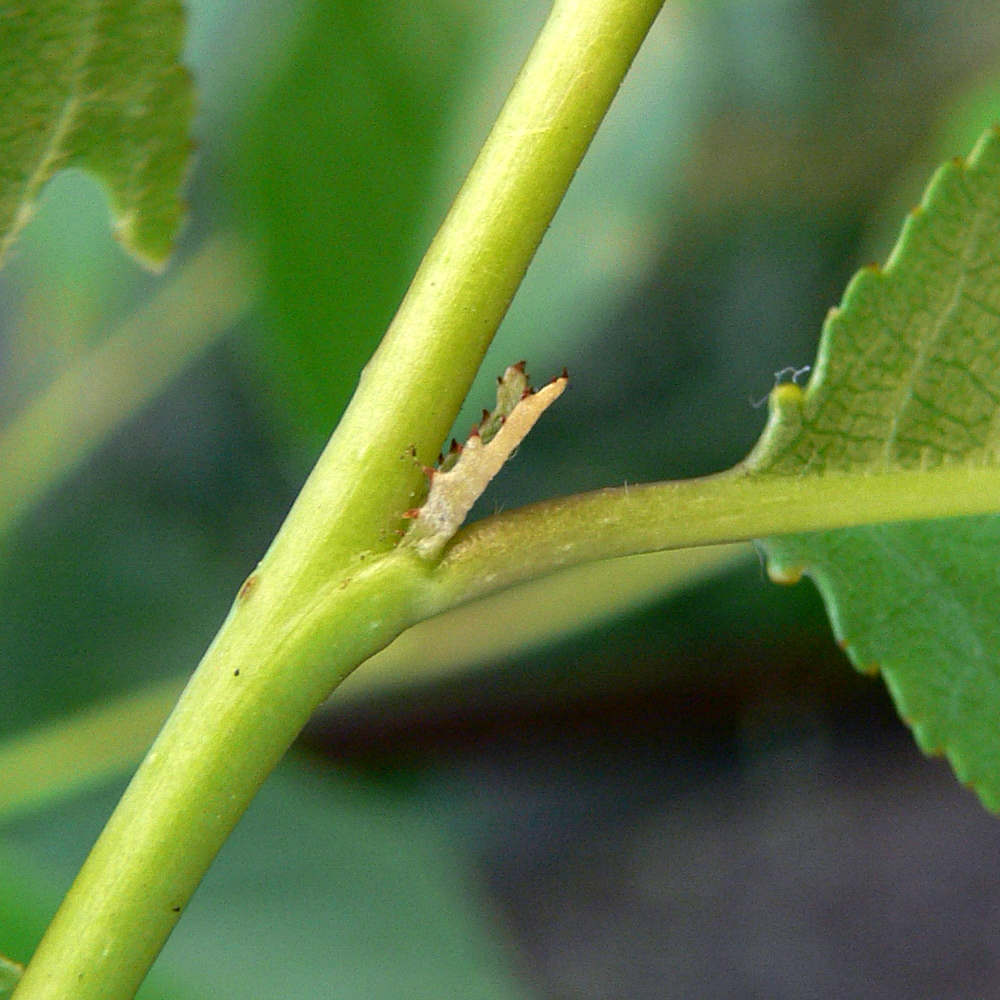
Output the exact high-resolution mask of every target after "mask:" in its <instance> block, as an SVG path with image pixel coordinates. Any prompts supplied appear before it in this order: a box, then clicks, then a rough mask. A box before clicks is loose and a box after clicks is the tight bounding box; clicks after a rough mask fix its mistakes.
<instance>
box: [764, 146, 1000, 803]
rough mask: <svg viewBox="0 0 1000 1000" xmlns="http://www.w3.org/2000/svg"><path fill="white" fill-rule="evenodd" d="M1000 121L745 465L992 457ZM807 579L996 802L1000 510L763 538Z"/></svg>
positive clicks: (776, 471)
mask: <svg viewBox="0 0 1000 1000" xmlns="http://www.w3.org/2000/svg"><path fill="white" fill-rule="evenodd" d="M998 401H1000V130H998V129H993V130H992V131H990V132H988V133H987V134H986V135H985V136H984V137H983V139H982V140H981V141H980V143H979V144H978V146H977V147H976V149H975V150H974V151H973V153H972V155H971V157H970V158H969V160H968V162H967V163H966V162H962V161H959V160H956V161H954V162H952V163H949V164H947V165H946V166H944V167H943V168H942V169H941V170H939V172H938V173H937V175H936V176H935V178H934V179H933V181H932V182H931V185H930V187H929V189H928V191H927V194H926V196H925V198H924V200H923V202H922V203H921V205H920V206H919V207H918V208H917V209H915V210H914V212H913V213H911V215H910V218H909V219H908V221H907V223H906V226H905V227H904V229H903V233H902V236H901V237H900V240H899V243H898V244H897V246H896V248H895V250H894V251H893V253H892V256H891V257H890V260H889V262H888V264H887V265H886V267H885V269H884V270H881V269H879V268H877V267H868V268H865V269H864V270H862V271H861V272H860V273H859V274H858V275H857V276H856V277H855V278H854V280H853V281H852V282H851V284H850V285H849V287H848V289H847V292H846V294H845V296H844V301H843V303H842V305H841V307H840V308H839V309H834V310H833V311H832V312H831V313H830V316H829V317H828V319H827V322H826V325H825V327H824V330H823V338H822V342H821V345H820V351H819V356H818V360H817V364H816V367H815V370H814V372H813V377H812V379H811V381H810V383H809V385H808V387H807V388H806V389H805V391H804V392H803V391H802V390H800V389H799V388H798V387H797V386H791V385H782V386H779V387H778V388H777V389H775V391H774V392H773V393H772V396H771V419H770V421H769V424H768V427H767V429H766V430H765V432H764V436H763V437H762V439H761V443H760V444H759V445H758V447H757V449H756V450H755V451H754V453H753V454H752V455H751V456H750V458H749V459H748V462H747V468H748V471H749V472H750V474H751V476H795V477H802V476H811V475H815V476H819V475H822V474H823V473H826V472H830V471H837V472H848V473H858V474H861V475H864V476H876V475H878V474H879V473H883V472H892V471H896V470H900V469H910V470H933V469H935V468H945V467H950V468H959V467H969V468H971V467H975V468H980V467H985V466H995V465H996V464H997V459H998V450H1000V407H998V405H997V404H998ZM765 546H766V548H767V551H768V553H769V555H770V559H771V563H770V570H771V573H772V576H774V577H775V578H777V579H779V580H784V581H788V582H792V581H794V580H795V579H797V578H798V576H800V575H801V574H802V573H803V572H804V573H807V574H809V575H810V576H811V577H813V578H814V579H815V581H816V583H817V585H818V587H819V589H820V590H821V592H822V593H823V596H824V598H825V600H826V603H827V606H828V609H829V611H830V615H831V618H832V621H833V626H834V629H835V631H836V633H837V636H838V638H839V639H840V641H841V643H842V644H843V645H844V646H845V648H846V650H847V652H848V654H849V656H850V657H851V659H852V660H853V662H854V663H855V665H857V666H858V667H859V669H861V670H864V671H868V672H870V671H874V670H880V671H881V672H882V674H883V675H884V676H885V678H886V683H887V684H888V686H889V688H890V690H891V691H892V694H893V696H894V698H895V700H896V704H897V706H898V708H899V710H900V713H901V715H902V716H903V718H904V719H905V720H906V721H907V723H908V724H909V725H911V726H912V728H913V730H914V733H915V735H916V738H917V741H918V743H919V744H920V746H921V747H922V748H923V749H924V750H925V751H926V752H930V753H944V754H946V755H947V757H948V758H949V760H950V761H951V764H952V766H953V767H954V769H955V771H956V773H957V775H958V776H959V778H960V779H961V780H962V781H964V782H966V783H967V784H969V785H971V786H973V787H974V788H975V790H976V791H977V792H978V794H979V796H980V798H981V799H982V801H983V803H984V804H985V805H986V806H987V807H988V808H990V809H994V810H1000V737H998V734H1000V621H998V618H997V613H996V608H997V602H998V598H1000V586H998V583H1000V579H998V568H997V567H998V559H997V553H998V551H1000V519H998V518H996V517H982V518H970V519H964V520H960V519H955V520H947V521H936V522H925V523H920V524H902V525H881V526H876V527H865V528H857V529H850V530H840V531H831V532H825V533H818V534H812V535H795V536H787V537H782V538H772V539H768V540H767V541H766V543H765Z"/></svg>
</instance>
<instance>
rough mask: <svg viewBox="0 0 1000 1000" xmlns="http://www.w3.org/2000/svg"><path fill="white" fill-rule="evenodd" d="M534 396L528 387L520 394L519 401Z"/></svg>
mask: <svg viewBox="0 0 1000 1000" xmlns="http://www.w3.org/2000/svg"><path fill="white" fill-rule="evenodd" d="M534 394H535V390H534V389H532V388H531V386H530V385H529V386H528V388H527V389H525V390H524V392H522V393H521V399H527V398H528V397H529V396H534Z"/></svg>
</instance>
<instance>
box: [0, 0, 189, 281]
mask: <svg viewBox="0 0 1000 1000" xmlns="http://www.w3.org/2000/svg"><path fill="white" fill-rule="evenodd" d="M183 30H184V15H183V10H182V8H181V5H180V3H179V2H178V0H138V2H137V0H44V2H42V3H36V4H23V5H20V7H19V8H18V9H17V10H12V11H9V12H7V13H6V14H5V16H4V17H2V18H0V53H2V54H3V58H2V59H0V94H2V95H3V99H2V101H0V255H2V254H3V253H4V252H5V251H6V250H7V248H8V247H9V246H10V244H11V243H12V242H13V240H14V238H15V236H16V235H17V232H18V231H19V230H20V229H21V227H22V226H23V225H24V224H25V223H26V222H27V220H28V219H29V218H30V216H31V212H32V206H33V204H34V202H35V200H36V199H37V197H38V195H39V193H40V191H41V189H42V187H43V186H44V184H45V182H46V181H47V180H48V179H49V178H50V177H52V176H53V174H55V173H57V172H58V171H59V170H62V169H64V168H67V167H78V168H80V169H82V170H85V171H87V172H88V173H90V174H92V175H94V176H95V177H96V178H97V179H98V180H99V181H100V183H101V184H102V186H103V187H104V188H105V190H106V191H107V194H108V198H109V202H110V206H111V212H112V215H113V217H114V227H115V234H116V236H117V237H118V239H119V240H120V242H121V243H122V244H123V246H124V247H125V248H126V249H127V250H128V251H129V252H130V253H132V254H133V255H135V256H136V257H137V258H138V259H139V260H140V261H142V262H143V263H144V264H145V265H146V266H148V267H153V268H157V267H160V266H162V265H163V263H164V262H165V260H166V258H167V256H168V255H169V253H170V250H171V247H172V245H173V241H174V238H175V237H176V235H177V231H178V229H179V228H180V224H181V221H182V217H183V214H184V207H183V205H182V203H181V201H180V199H179V197H178V191H179V188H180V185H181V182H182V180H183V176H184V172H185V169H186V167H187V162H188V159H189V155H190V149H191V143H190V139H189V138H188V131H189V127H190V123H191V119H192V116H193V110H194V102H193V89H192V84H191V78H190V74H189V73H188V71H187V70H186V69H185V68H184V67H183V66H182V65H181V64H180V62H179V58H180V52H181V46H182V42H183Z"/></svg>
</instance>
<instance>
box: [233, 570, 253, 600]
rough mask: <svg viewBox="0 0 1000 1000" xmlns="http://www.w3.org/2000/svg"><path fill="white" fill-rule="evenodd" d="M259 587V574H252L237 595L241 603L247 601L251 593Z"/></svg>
mask: <svg viewBox="0 0 1000 1000" xmlns="http://www.w3.org/2000/svg"><path fill="white" fill-rule="evenodd" d="M256 586H257V574H256V573H251V574H250V575H249V576H248V577H247V578H246V579H245V580H244V581H243V586H242V587H240V592H239V593H238V594H237V595H236V596H237V597H238V598H239V599H240V600H241V601H243V600H246V599H247V597H249V596H250V591H252V590H253V589H254V587H256Z"/></svg>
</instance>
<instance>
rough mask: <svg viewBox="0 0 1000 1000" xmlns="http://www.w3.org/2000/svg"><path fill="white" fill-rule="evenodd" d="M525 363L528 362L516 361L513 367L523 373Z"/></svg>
mask: <svg viewBox="0 0 1000 1000" xmlns="http://www.w3.org/2000/svg"><path fill="white" fill-rule="evenodd" d="M527 363H528V362H527V361H518V363H517V364H516V365H514V368H515V369H516V370H517V371H519V372H520V373H521V374H522V375H523V374H524V366H525V365H526V364H527Z"/></svg>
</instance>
